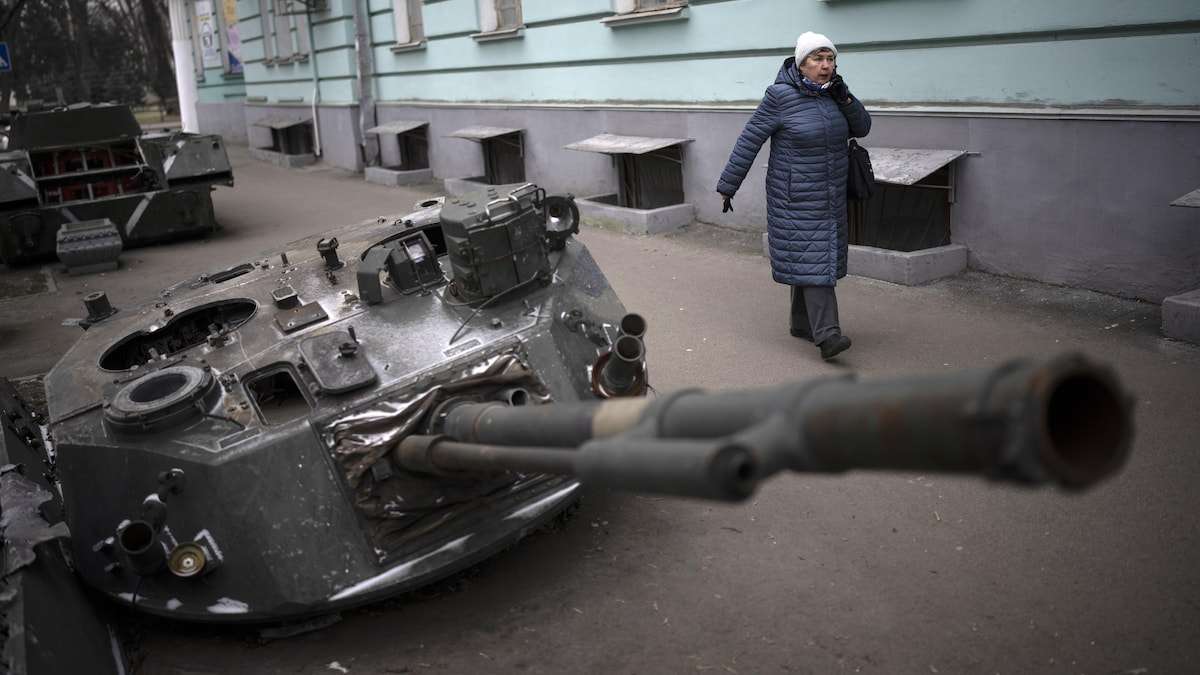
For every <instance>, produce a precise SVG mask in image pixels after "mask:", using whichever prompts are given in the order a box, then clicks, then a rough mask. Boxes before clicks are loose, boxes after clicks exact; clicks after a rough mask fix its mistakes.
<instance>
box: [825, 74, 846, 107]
mask: <svg viewBox="0 0 1200 675" xmlns="http://www.w3.org/2000/svg"><path fill="white" fill-rule="evenodd" d="M829 95H830V96H831V97H832V98H833V100H835V101H837V102H838V103H841V104H843V105H844V104H846V103H849V102H850V88H849V87H847V86H846V81H845V80H843V79H842V76H841V75H838V74H836V73H835V74H834V76H833V78H832V79H830V80H829Z"/></svg>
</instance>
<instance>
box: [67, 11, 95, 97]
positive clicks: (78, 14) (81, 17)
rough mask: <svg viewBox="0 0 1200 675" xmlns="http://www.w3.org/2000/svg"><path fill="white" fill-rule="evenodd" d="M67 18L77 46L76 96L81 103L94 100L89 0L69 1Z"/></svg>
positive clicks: (73, 55) (74, 52)
mask: <svg viewBox="0 0 1200 675" xmlns="http://www.w3.org/2000/svg"><path fill="white" fill-rule="evenodd" d="M67 16H68V17H69V18H70V25H71V34H72V37H73V38H74V39H73V40H72V42H74V43H75V44H74V45H72V46H73V47H74V51H73V53H72V58H73V59H74V61H75V84H76V87H77V88H78V90H77V92H76V94H77V95H78V96H79V100H80V101H91V100H92V83H91V80H90V78H91V76H92V75H93V74H94V69H93V68H92V45H91V40H90V39H89V37H90V35H89V33H90V31H89V30H88V0H67Z"/></svg>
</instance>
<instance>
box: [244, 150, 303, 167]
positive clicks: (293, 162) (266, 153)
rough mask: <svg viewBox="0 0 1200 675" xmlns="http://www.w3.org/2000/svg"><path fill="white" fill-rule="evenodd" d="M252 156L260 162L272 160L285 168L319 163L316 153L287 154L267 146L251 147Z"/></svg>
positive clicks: (271, 161)
mask: <svg viewBox="0 0 1200 675" xmlns="http://www.w3.org/2000/svg"><path fill="white" fill-rule="evenodd" d="M250 156H251V157H253V158H254V159H257V160H258V161H260V162H270V163H271V164H274V165H276V166H282V167H283V168H285V169H299V168H300V167H303V166H308V165H310V164H316V163H317V157H316V155H285V154H283V153H282V152H275V151H274V150H267V149H265V148H250Z"/></svg>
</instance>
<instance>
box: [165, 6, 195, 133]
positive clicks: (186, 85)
mask: <svg viewBox="0 0 1200 675" xmlns="http://www.w3.org/2000/svg"><path fill="white" fill-rule="evenodd" d="M187 8H188V4H187V0H168V3H167V12H168V16H169V17H170V22H171V51H172V52H173V54H174V56H175V89H176V93H177V95H178V97H179V116H180V117H181V118H182V119H183V130H184V131H188V132H191V133H196V132H198V131H199V130H200V128H199V125H197V123H196V98H197V94H196V64H195V63H194V62H193V60H192V41H191V37H190V33H189V32H188V21H187Z"/></svg>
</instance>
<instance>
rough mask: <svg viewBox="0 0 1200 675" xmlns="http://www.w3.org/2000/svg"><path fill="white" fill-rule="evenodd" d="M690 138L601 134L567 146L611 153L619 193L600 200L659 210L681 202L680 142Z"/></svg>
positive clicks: (682, 142)
mask: <svg viewBox="0 0 1200 675" xmlns="http://www.w3.org/2000/svg"><path fill="white" fill-rule="evenodd" d="M691 140H692V139H690V138H654V137H650V136H617V135H615V134H600V135H599V136H592V137H591V138H589V139H586V140H582V141H579V142H577V143H571V144H570V145H568V146H566V148H567V149H568V150H580V151H583V152H599V153H602V154H605V155H611V156H612V161H613V165H614V166H615V167H616V169H617V185H618V192H617V194H615V195H605V197H604V198H601V199H599V201H602V202H604V203H611V204H612V205H614V206H622V207H625V208H631V209H659V208H662V207H664V206H674V205H676V204H682V203H684V201H683V200H684V195H683V144H684V143H689V142H691Z"/></svg>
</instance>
